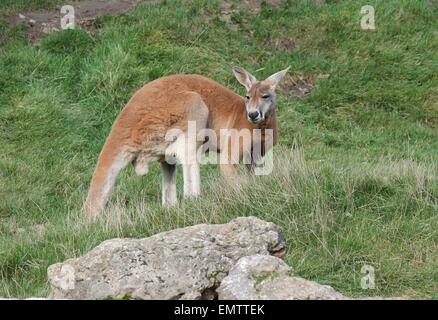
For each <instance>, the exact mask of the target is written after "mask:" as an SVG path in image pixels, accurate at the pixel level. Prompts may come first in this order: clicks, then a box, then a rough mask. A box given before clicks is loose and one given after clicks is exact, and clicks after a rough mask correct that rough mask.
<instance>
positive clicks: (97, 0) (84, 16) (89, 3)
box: [6, 0, 159, 45]
mask: <svg viewBox="0 0 438 320" xmlns="http://www.w3.org/2000/svg"><path fill="white" fill-rule="evenodd" d="M157 2H159V1H154V0H151V1H144V0H109V1H108V0H81V1H73V2H69V4H70V5H72V6H73V7H74V9H75V23H76V25H77V26H79V27H81V28H84V29H88V30H91V31H93V30H92V29H93V22H94V20H95V19H96V18H97V17H99V16H105V15H119V14H123V13H125V12H127V11H128V10H130V9H132V8H133V7H135V6H136V5H137V4H139V3H157ZM60 10H61V6H58V7H56V8H55V9H54V10H50V11H29V12H22V13H18V14H15V15H11V16H8V17H6V20H7V21H8V22H9V23H11V24H16V25H18V24H24V25H25V26H26V27H27V34H28V37H29V39H30V40H31V41H32V44H34V45H36V44H38V42H39V40H40V39H41V38H43V37H45V36H47V35H48V34H50V33H52V32H56V31H59V30H60V29H61V25H60V23H61V17H62V16H63V14H61V11H60Z"/></svg>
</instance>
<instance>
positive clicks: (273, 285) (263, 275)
mask: <svg viewBox="0 0 438 320" xmlns="http://www.w3.org/2000/svg"><path fill="white" fill-rule="evenodd" d="M290 273H291V270H290V268H289V266H288V265H287V264H286V263H285V262H284V261H283V260H281V259H279V258H276V257H272V256H267V255H253V256H248V257H243V258H241V259H240V260H239V261H238V262H237V264H236V265H235V266H234V267H233V268H232V269H231V270H230V272H229V274H228V276H227V277H225V278H224V279H223V280H222V282H221V285H220V286H219V288H218V289H217V292H218V294H219V299H220V300H267V299H269V300H341V299H347V298H346V297H345V296H343V295H342V294H340V293H338V292H336V291H335V290H334V289H333V288H332V287H330V286H325V285H321V284H318V283H316V282H313V281H308V280H305V279H303V278H300V277H293V276H290V275H289V274H290Z"/></svg>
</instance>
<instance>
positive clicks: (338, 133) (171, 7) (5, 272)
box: [0, 0, 438, 298]
mask: <svg viewBox="0 0 438 320" xmlns="http://www.w3.org/2000/svg"><path fill="white" fill-rule="evenodd" d="M7 2H8V1H6V2H5V3H6V4H7ZM29 2H30V3H31V5H28V6H20V3H19V2H14V3H15V4H14V6H7V5H5V4H3V3H2V4H0V10H2V11H1V12H2V13H3V15H0V34H1V35H0V45H1V48H0V296H19V297H27V296H40V295H45V294H47V293H48V290H49V286H48V283H47V276H46V270H47V266H49V265H50V264H52V263H55V262H59V261H63V260H65V259H67V258H70V257H74V256H78V255H80V254H82V253H84V252H86V251H87V250H90V249H91V248H93V247H94V246H96V245H97V244H99V243H100V242H101V241H102V240H104V239H108V238H112V237H146V236H149V235H151V234H154V233H157V232H160V231H164V230H169V229H173V228H176V227H182V226H187V225H192V224H195V223H222V222H227V221H229V220H230V219H232V218H233V217H237V216H245V215H254V216H257V217H260V218H262V219H266V220H270V221H273V222H275V223H277V224H279V225H280V226H281V227H282V229H283V230H284V232H285V234H286V237H287V242H288V245H289V250H288V254H287V256H286V260H287V262H288V263H289V264H290V265H291V266H292V267H293V268H294V270H295V273H296V274H298V275H300V276H303V277H305V278H308V279H311V280H315V281H318V282H321V283H324V284H328V285H331V286H333V287H334V288H336V289H337V290H339V291H341V292H342V293H344V294H346V295H352V296H375V295H384V296H390V295H391V296H394V295H397V296H398V295H408V296H410V297H414V298H438V295H437V292H438V271H437V270H438V181H437V177H438V155H437V154H438V20H437V16H438V5H437V3H436V2H435V1H407V0H405V1H399V0H381V1H379V0H373V1H368V2H367V4H371V5H373V6H374V7H375V11H376V26H377V30H375V31H363V30H361V28H360V18H361V15H360V8H361V6H362V5H363V3H362V1H327V4H325V5H315V4H314V3H313V2H312V1H288V2H284V3H283V4H281V5H279V6H271V5H269V4H266V3H263V4H262V6H261V11H260V12H259V14H255V13H254V11H252V10H250V9H248V8H246V7H245V8H241V7H239V6H238V5H237V4H234V5H231V6H228V7H227V8H228V9H227V10H228V12H230V14H228V15H225V14H224V12H223V11H224V10H223V8H224V2H217V3H216V2H212V1H192V2H190V3H187V2H180V1H165V2H164V3H162V4H159V5H148V4H144V5H139V6H137V7H136V8H135V9H134V10H132V11H130V12H129V13H128V14H125V15H122V16H117V17H100V18H98V19H96V21H95V22H94V24H93V25H92V31H93V32H87V31H85V30H80V29H76V30H68V31H62V32H57V33H53V34H51V35H50V36H48V37H47V38H45V39H43V40H42V41H41V42H40V44H39V46H37V47H34V46H32V45H31V43H30V41H29V40H28V38H27V36H26V28H25V27H12V26H11V25H10V24H9V23H8V22H7V20H6V15H9V14H12V13H14V14H16V13H18V12H21V11H18V10H23V8H27V9H28V10H29V9H36V8H39V9H43V8H48V6H53V5H54V4H56V2H57V1H37V0H33V1H29ZM233 65H241V66H243V67H245V68H246V69H248V70H249V71H251V72H253V74H254V75H255V76H257V77H259V78H263V77H266V76H268V75H270V74H271V73H273V72H275V71H278V70H280V69H283V68H285V67H286V66H288V65H290V66H291V69H290V70H291V71H290V74H291V77H289V78H287V79H286V81H285V84H284V85H283V88H282V90H280V93H279V98H278V115H279V121H280V135H281V137H280V143H279V145H278V146H276V147H275V151H274V155H275V161H276V165H275V168H274V172H273V174H272V175H270V176H266V177H255V178H254V177H247V176H242V178H241V181H240V183H239V184H236V185H234V186H232V187H229V186H226V185H225V184H224V182H223V181H222V180H221V177H220V174H219V172H218V169H217V168H216V167H215V166H210V167H203V168H202V182H203V184H204V187H205V190H204V191H203V196H202V198H199V199H197V200H191V201H184V202H183V203H182V204H181V205H180V206H179V208H176V209H170V210H167V209H163V208H161V207H160V187H159V184H160V176H159V168H158V166H154V167H153V168H152V171H151V172H150V173H149V174H148V175H147V176H146V177H144V178H139V177H136V176H135V174H134V172H133V170H132V168H129V169H128V170H126V171H125V172H123V174H122V175H121V177H120V179H119V180H118V183H117V186H116V188H115V190H114V197H113V199H112V201H111V206H110V208H108V210H107V212H106V213H105V214H104V215H103V216H102V217H101V219H99V220H98V221H95V222H89V221H86V220H85V219H84V218H83V216H82V214H81V212H80V208H81V205H82V202H83V200H84V197H85V195H86V192H87V188H88V183H89V181H90V178H91V175H92V172H93V169H94V166H95V163H96V159H97V156H98V154H99V152H100V149H101V147H102V144H103V142H104V140H105V137H106V136H107V134H108V132H109V130H110V128H111V125H112V123H113V121H114V119H115V118H116V117H117V115H118V113H119V112H120V110H121V108H122V107H123V106H124V104H125V103H126V102H127V101H128V99H129V98H130V96H131V95H132V94H133V93H134V92H135V91H136V90H137V89H138V88H139V87H141V86H142V84H143V83H145V82H148V81H151V80H153V79H156V78H158V77H161V76H163V75H168V74H173V73H199V74H203V75H206V76H209V77H211V78H213V79H215V80H217V81H218V82H220V83H223V84H224V85H226V86H228V87H230V88H232V89H235V90H236V91H237V92H239V93H243V90H242V88H241V87H240V86H239V85H238V83H237V81H236V80H235V79H234V77H233V76H232V73H231V67H232V66H233ZM300 81H301V82H303V81H304V82H305V83H308V84H311V85H310V86H313V90H312V91H311V92H310V94H309V95H308V96H307V97H306V98H304V99H301V100H300V99H297V98H295V97H294V95H293V92H294V90H296V86H294V84H296V83H300ZM180 178H181V177H178V179H179V180H178V183H179V187H181V179H180ZM180 189H181V188H180ZM363 265H371V266H373V267H374V268H375V274H376V288H375V289H374V290H363V289H361V286H360V279H361V277H362V275H361V273H360V270H361V268H362V266H363Z"/></svg>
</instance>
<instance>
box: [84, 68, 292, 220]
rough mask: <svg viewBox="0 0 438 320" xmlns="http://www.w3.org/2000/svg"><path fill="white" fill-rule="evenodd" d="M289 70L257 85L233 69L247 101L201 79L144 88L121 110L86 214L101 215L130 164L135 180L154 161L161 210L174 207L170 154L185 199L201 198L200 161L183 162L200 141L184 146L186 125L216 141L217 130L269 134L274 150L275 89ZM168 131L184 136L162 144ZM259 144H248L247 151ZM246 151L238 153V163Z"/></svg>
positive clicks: (172, 79)
mask: <svg viewBox="0 0 438 320" xmlns="http://www.w3.org/2000/svg"><path fill="white" fill-rule="evenodd" d="M288 69H289V68H287V69H284V70H282V71H279V72H277V73H275V74H273V75H271V76H270V77H268V78H267V79H265V80H263V81H257V79H256V78H255V77H254V76H253V75H251V74H250V73H249V72H248V71H246V70H245V69H243V68H239V67H235V68H233V73H234V75H235V77H236V78H237V80H238V81H239V82H240V83H241V84H242V85H243V86H244V87H245V88H246V91H247V93H246V95H245V97H241V96H239V95H238V94H236V93H234V92H233V91H231V90H230V89H228V88H226V87H224V86H222V85H220V84H219V83H217V82H215V81H213V80H211V79H208V78H206V77H203V76H200V75H170V76H165V77H162V78H159V79H156V80H154V81H152V82H149V83H147V84H146V85H144V86H143V87H142V88H141V89H140V90H138V91H137V92H136V93H135V94H134V96H133V97H132V98H131V99H130V100H129V101H128V103H127V105H126V106H125V107H124V108H123V110H122V111H121V113H120V114H119V116H118V118H117V119H116V121H115V122H114V124H113V126H112V129H111V132H110V134H109V135H108V137H107V139H106V141H105V144H104V146H103V148H102V151H101V153H100V155H99V158H98V161H97V165H96V169H95V171H94V174H93V177H92V180H91V184H90V188H89V191H88V195H87V198H86V200H85V203H84V210H85V212H86V213H87V214H88V215H90V216H96V215H98V214H99V213H100V212H101V211H102V210H103V209H104V207H105V205H106V203H107V202H108V199H109V196H110V194H111V190H112V187H113V185H114V183H115V181H116V178H117V175H118V174H119V172H120V171H121V170H122V169H123V168H125V167H126V166H127V165H128V164H130V163H132V164H133V166H134V169H135V172H136V174H137V175H140V176H143V175H145V174H147V172H148V167H149V164H150V163H151V162H153V161H159V162H160V163H161V171H162V204H163V205H164V206H172V205H175V204H176V203H177V192H176V165H175V164H170V163H168V161H166V154H168V153H172V154H173V155H174V156H175V157H176V158H177V159H178V160H179V161H181V163H182V169H183V178H184V197H190V196H197V195H199V194H200V192H201V189H200V168H199V161H187V160H188V159H187V157H188V155H189V156H190V155H193V152H195V153H196V150H198V148H199V147H200V146H201V145H202V141H196V142H195V143H193V144H191V145H189V146H188V145H187V144H186V143H184V141H186V140H185V138H187V137H186V136H187V128H188V123H189V122H192V123H194V124H195V125H196V130H197V132H199V131H201V130H203V129H211V130H213V131H214V132H215V133H216V134H217V136H219V135H220V130H221V129H237V130H241V129H247V130H250V131H252V130H254V129H272V130H273V144H275V143H276V141H277V136H278V131H277V130H278V129H277V118H276V114H275V88H276V86H277V85H278V83H279V82H280V80H281V79H282V78H283V77H284V75H285V74H286V72H287V70H288ZM171 129H178V130H179V131H180V132H182V133H181V134H180V135H179V136H177V137H176V139H175V140H174V141H168V139H165V137H166V132H168V131H169V130H171ZM263 139H264V137H263V135H262V137H261V140H263ZM262 142H263V141H257V142H256V141H252V144H251V146H250V148H252V147H253V145H254V144H255V143H262ZM209 143H210V145H209V147H210V150H214V151H216V152H218V153H221V152H223V151H224V149H225V144H226V143H229V142H228V141H222V140H221V141H220V143H216V142H214V141H209ZM187 148H190V149H191V150H187ZM187 151H188V152H187ZM248 151H249V150H244V148H242V147H240V149H239V154H238V155H237V157H238V158H239V159H238V160H242V158H243V156H244V153H245V152H248ZM266 151H267V150H263V152H266ZM230 157H231V155H230ZM247 167H248V168H251V167H252V166H251V165H248V166H247ZM237 168H238V165H237V164H235V163H231V164H230V163H226V164H220V169H221V171H222V173H223V174H224V175H225V176H226V177H231V176H233V175H234V174H235V173H236V170H237Z"/></svg>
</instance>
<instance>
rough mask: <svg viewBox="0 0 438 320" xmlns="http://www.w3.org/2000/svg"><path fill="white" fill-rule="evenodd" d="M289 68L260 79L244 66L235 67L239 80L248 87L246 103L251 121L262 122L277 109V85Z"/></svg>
mask: <svg viewBox="0 0 438 320" xmlns="http://www.w3.org/2000/svg"><path fill="white" fill-rule="evenodd" d="M289 68H290V67H288V68H286V69H284V70H281V71H279V72H277V73H274V74H273V75H271V76H269V77H268V78H266V79H265V80H263V81H258V80H257V79H256V78H255V77H254V76H253V75H252V74H250V73H249V72H248V71H246V70H245V69H243V68H239V67H235V68H233V73H234V75H235V76H236V78H237V80H238V81H239V82H240V83H241V84H242V85H243V86H244V87H245V88H246V95H245V105H246V112H247V117H248V121H249V122H251V123H261V122H263V121H264V120H265V119H266V118H267V117H268V116H269V114H270V113H271V112H272V111H273V110H274V109H275V87H276V86H277V84H278V83H279V82H280V80H281V79H282V78H283V77H284V75H285V74H286V72H287V70H289Z"/></svg>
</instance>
